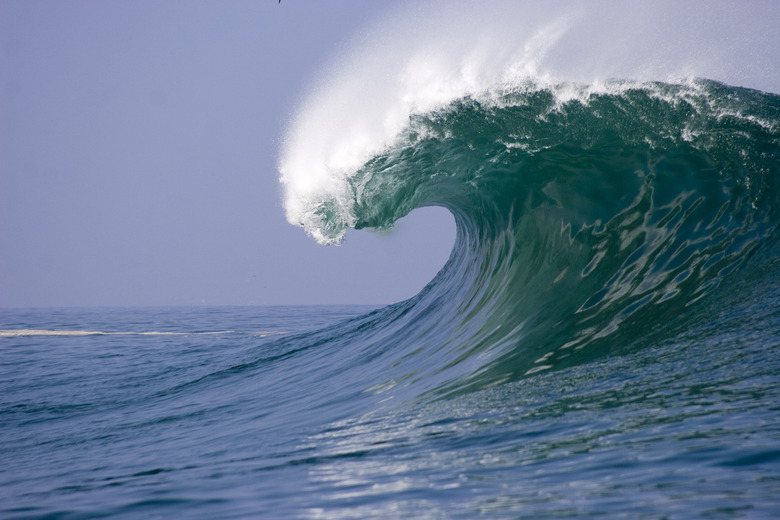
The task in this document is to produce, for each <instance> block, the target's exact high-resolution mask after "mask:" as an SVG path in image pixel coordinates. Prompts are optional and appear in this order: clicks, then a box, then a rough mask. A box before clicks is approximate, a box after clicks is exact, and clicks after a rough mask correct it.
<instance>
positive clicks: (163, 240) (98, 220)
mask: <svg viewBox="0 0 780 520" xmlns="http://www.w3.org/2000/svg"><path fill="white" fill-rule="evenodd" d="M389 5H391V4H390V3H389V2H387V3H386V2H365V1H358V0H354V1H333V0H329V1H327V2H319V1H317V2H314V1H311V2H309V1H306V2H304V1H295V0H290V1H284V2H282V3H281V4H280V3H277V2H276V0H246V1H230V2H218V1H193V0H178V1H177V0H166V1H164V2H161V1H158V0H133V1H132V2H128V1H111V0H105V1H102V0H101V1H76V0H70V1H61V0H52V1H39V0H3V1H2V2H0V45H1V46H2V48H1V49H0V59H1V60H2V61H0V88H1V89H2V90H0V128H1V130H0V131H1V132H2V133H1V134H0V175H1V177H0V305H2V306H6V307H11V306H49V305H51V306H60V305H67V306H71V305H77V306H82V305H83V306H93V305H181V304H184V305H189V304H202V303H206V304H238V305H244V304H290V303H386V302H392V301H398V300H400V299H404V298H407V297H410V296H412V295H414V294H415V293H416V292H417V291H418V290H419V289H420V288H422V287H423V286H424V285H425V283H427V281H429V280H430V279H431V278H432V277H433V276H434V275H435V273H436V272H437V271H438V269H439V268H440V267H441V266H442V265H443V264H444V262H445V261H446V259H447V257H448V256H449V250H450V248H451V244H452V241H453V239H454V224H452V219H451V217H450V216H449V215H448V214H447V213H446V212H444V211H443V210H425V211H422V212H420V213H416V214H414V215H412V216H410V217H408V218H407V219H405V220H404V221H402V222H401V223H400V224H399V226H398V227H397V228H396V231H395V232H394V233H392V234H391V235H389V236H379V235H376V234H373V233H369V232H352V233H350V234H349V235H348V237H347V240H346V242H345V244H344V245H342V246H340V247H323V246H320V245H318V244H316V243H315V242H314V241H313V240H312V239H311V238H310V237H308V236H306V235H305V233H304V232H303V231H302V230H301V229H300V228H297V227H293V226H291V225H290V224H289V223H287V221H286V220H285V217H284V210H283V208H282V205H281V195H280V187H279V182H278V172H277V170H276V166H277V159H278V148H279V145H280V141H281V138H282V136H283V132H284V130H285V128H286V126H287V122H288V120H289V118H290V116H291V114H292V113H293V111H294V109H295V106H296V103H297V102H299V100H300V99H301V97H302V96H303V95H304V93H305V91H306V89H307V88H308V87H311V85H312V83H313V82H314V81H315V78H316V74H317V72H318V70H319V69H321V67H322V66H323V65H324V64H325V63H326V62H327V60H328V59H329V58H331V57H332V56H333V55H334V53H336V52H337V51H338V50H339V49H340V48H342V47H343V46H344V45H345V43H346V42H347V41H348V39H349V38H351V37H352V36H353V35H354V34H356V32H358V31H359V30H360V29H361V27H364V26H365V25H366V24H367V23H370V22H371V21H372V20H374V19H376V18H377V17H378V16H381V15H383V10H384V9H387V8H388V6H389ZM392 5H393V6H396V5H397V3H396V2H394V3H392Z"/></svg>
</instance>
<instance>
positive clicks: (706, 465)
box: [0, 80, 780, 520]
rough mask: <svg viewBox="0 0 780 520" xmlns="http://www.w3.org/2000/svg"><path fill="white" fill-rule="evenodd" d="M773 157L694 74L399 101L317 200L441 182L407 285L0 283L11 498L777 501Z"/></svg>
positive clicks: (387, 216) (688, 506)
mask: <svg viewBox="0 0 780 520" xmlns="http://www.w3.org/2000/svg"><path fill="white" fill-rule="evenodd" d="M779 181H780V96H778V95H775V94H768V93H762V92H759V91H755V90H749V89H744V88H738V87H731V86H727V85H724V84H721V83H717V82H712V81H708V80H697V81H696V82H693V83H686V84H667V83H649V84H645V83H643V84H637V83H625V82H624V83H619V84H615V85H610V86H609V88H607V89H606V90H600V91H597V92H594V91H592V90H589V89H587V88H583V87H579V86H576V85H569V84H564V85H558V86H556V87H550V86H539V85H534V84H523V85H519V86H518V87H516V88H513V89H510V90H502V91H500V92H492V93H490V96H486V97H482V98H478V97H465V98H461V99H458V100H456V101H454V102H452V103H450V104H449V105H447V106H445V107H443V108H441V109H437V110H435V111H432V112H429V113H426V114H420V115H417V116H415V117H413V118H411V119H410V123H409V125H408V128H407V129H406V131H405V132H404V133H403V135H402V136H401V137H400V138H399V139H398V140H397V141H396V142H395V144H394V145H393V146H391V147H388V148H387V149H385V150H384V151H383V152H382V153H379V154H377V155H376V156H375V157H373V158H372V159H371V160H370V161H368V162H366V163H365V165H364V166H363V167H362V168H361V169H360V170H359V171H357V172H356V173H355V174H354V175H353V176H351V177H347V178H345V182H346V183H347V188H348V189H347V190H346V191H347V193H348V194H350V197H352V198H351V199H350V200H352V202H353V203H352V204H351V205H349V206H348V208H347V209H349V213H345V211H344V210H343V207H341V206H343V204H344V202H343V200H341V199H338V198H337V197H335V196H334V195H333V194H332V193H333V192H328V193H327V197H326V198H325V199H324V200H321V201H315V202H313V203H312V205H311V206H310V207H309V213H308V215H309V221H308V222H306V223H305V225H306V226H309V227H310V229H309V230H310V232H311V229H315V231H314V232H312V234H313V235H314V236H315V237H319V238H320V239H321V240H324V241H328V240H338V239H339V237H340V236H341V234H342V233H343V231H344V229H346V227H357V228H360V227H373V228H380V229H381V228H385V227H389V226H390V225H392V223H393V222H394V221H395V220H397V219H398V218H400V217H401V216H403V215H405V214H406V213H408V211H410V210H411V209H412V208H414V207H421V206H429V205H439V206H443V207H445V208H447V209H448V210H450V211H451V212H452V214H453V215H454V216H455V221H456V224H457V238H456V242H455V245H454V248H453V251H452V254H451V256H450V259H449V261H448V262H447V264H446V265H445V266H444V267H443V268H442V270H441V271H440V272H439V274H438V275H437V276H436V277H435V278H434V279H433V280H432V281H431V282H430V283H429V284H428V285H427V286H426V287H425V288H424V289H423V290H422V291H421V292H420V293H419V294H418V295H416V296H415V297H413V298H411V299H409V300H407V301H403V302H399V303H396V304H393V305H389V306H385V307H376V308H374V307H356V306H341V307H327V306H326V307H306V306H302V307H257V308H253V307H191V308H138V309H76V308H74V309H67V308H66V309H18V310H13V309H5V310H3V311H2V323H1V324H0V329H2V331H0V352H1V354H0V356H1V357H0V367H1V368H0V417H1V418H2V419H1V421H0V434H1V437H0V439H1V442H2V446H1V447H0V452H1V453H2V466H1V467H0V475H1V477H0V478H2V487H1V488H0V493H2V499H1V500H0V504H2V505H1V506H0V508H1V509H0V516H2V518H4V519H9V520H10V519H22V518H25V519H32V518H36V519H43V518H62V519H82V518H83V519H86V518H116V519H121V518H145V519H150V518H193V519H198V518H202V519H214V518H221V519H227V518H477V517H488V518H533V519H541V518H591V517H593V518H596V517H597V518H659V519H660V518H670V519H671V518H680V519H682V518H772V517H776V516H777V514H778V512H780V356H779V355H778V354H780V283H779V282H780V254H779V253H780V240H778V239H779V238H780V191H779V190H778V183H779ZM328 197H330V198H328ZM345 215H346V217H345ZM345 219H348V220H349V221H348V222H347V221H346V220H345ZM315 225H316V226H317V227H316V228H311V226H315Z"/></svg>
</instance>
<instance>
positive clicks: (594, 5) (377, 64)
mask: <svg viewBox="0 0 780 520" xmlns="http://www.w3.org/2000/svg"><path fill="white" fill-rule="evenodd" d="M746 11H748V12H746ZM779 12H780V10H778V9H776V7H775V6H774V5H773V4H772V2H770V1H765V2H754V3H751V4H750V9H749V10H746V9H739V8H738V6H736V5H734V4H730V3H725V2H724V3H712V2H686V3H684V4H682V3H680V2H674V1H661V2H654V3H652V4H649V3H644V2H643V3H639V2H632V3H626V2H609V1H601V2H589V3H587V4H585V3H572V2H563V1H558V2H556V1H544V2H511V1H508V2H490V3H488V4H485V3H482V2H479V3H476V2H452V1H449V0H448V1H447V2H434V3H431V4H426V5H425V6H420V5H418V4H417V3H416V2H415V3H414V4H412V5H411V6H410V7H407V8H406V9H405V10H402V11H401V12H399V13H397V14H396V15H395V16H391V17H389V18H388V19H386V20H382V21H380V22H379V23H377V24H376V25H375V26H373V27H371V28H370V29H369V30H368V31H366V32H365V33H364V34H365V35H364V36H362V37H361V38H359V39H357V40H355V42H354V43H353V45H352V47H351V50H350V51H349V52H348V53H346V55H344V56H341V57H339V58H338V59H337V60H336V61H334V63H333V64H331V66H330V67H329V68H328V69H327V71H326V73H325V74H324V75H323V76H321V78H320V79H319V80H318V82H317V84H316V85H314V88H313V89H312V90H311V92H310V95H309V96H308V98H307V99H306V100H305V101H304V102H303V103H302V104H301V106H300V108H299V109H298V112H297V114H296V115H295V117H294V118H293V121H292V124H291V126H290V128H289V129H288V132H287V135H286V138H285V143H284V146H283V149H282V152H281V155H280V160H279V173H280V180H281V182H282V184H283V188H284V204H285V210H286V214H287V219H288V220H289V221H290V223H292V224H295V225H299V226H302V227H304V229H305V230H306V231H307V232H308V233H309V234H310V235H312V236H313V237H314V238H315V239H316V240H317V241H318V242H320V243H323V244H329V243H337V242H338V241H339V240H340V239H341V237H342V236H343V234H344V227H349V226H352V225H354V223H355V217H354V215H353V213H352V205H353V194H352V192H351V190H350V188H349V185H348V183H347V182H346V181H347V179H348V178H349V177H350V176H352V175H354V173H355V172H356V171H357V170H358V169H359V168H360V167H361V166H362V165H363V164H365V162H366V161H367V160H368V159H370V158H371V157H372V156H374V155H376V154H378V153H380V152H381V151H382V150H384V149H386V147H388V146H389V145H391V144H392V143H393V141H394V140H395V139H396V138H397V136H398V135H399V133H400V132H401V131H402V130H403V129H404V128H405V127H406V125H407V124H408V122H409V116H410V115H411V114H414V113H421V112H427V111H430V110H434V109H436V108H438V107H441V106H444V105H446V104H448V103H450V102H451V101H453V100H455V99H458V98H460V97H464V96H477V95H482V94H483V93H485V92H490V91H500V90H502V89H507V88H516V87H517V86H518V85H522V84H523V83H528V82H530V83H532V84H534V85H536V86H537V87H538V86H545V85H548V86H552V85H555V84H560V83H562V82H569V83H579V84H586V85H588V86H589V87H588V89H587V90H585V91H583V90H581V89H571V90H566V89H558V90H556V95H558V96H559V97H560V101H561V102H564V101H567V100H569V99H571V98H572V96H574V97H577V96H582V95H583V94H587V93H593V92H597V91H600V90H602V89H608V88H610V87H609V85H614V83H613V82H610V81H609V80H611V79H614V78H620V79H632V80H637V81H646V80H660V81H673V82H680V81H687V79H689V78H692V77H707V78H709V79H715V80H720V81H723V82H726V83H730V84H735V85H742V86H750V87H754V88H759V89H763V90H774V91H780V72H778V70H777V67H776V63H775V61H774V60H776V59H777V57H778V56H780V38H778V37H777V36H776V34H777V30H776V29H777V27H778V26H780V14H778V13H779ZM323 208H326V211H323ZM324 214H327V215H328V216H327V220H328V221H330V222H325V220H326V217H324V216H323V215H324ZM334 221H337V222H339V225H336V226H335V227H334V226H333V222H334Z"/></svg>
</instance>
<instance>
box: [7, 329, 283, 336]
mask: <svg viewBox="0 0 780 520" xmlns="http://www.w3.org/2000/svg"><path fill="white" fill-rule="evenodd" d="M235 332H236V331H234V330H216V331H209V332H168V331H156V330H152V331H141V332H134V331H130V332H104V331H99V330H45V329H4V330H0V338H18V337H24V336H206V335H216V334H233V333H235ZM252 334H256V335H259V336H270V335H275V334H287V333H286V332H280V331H257V332H252Z"/></svg>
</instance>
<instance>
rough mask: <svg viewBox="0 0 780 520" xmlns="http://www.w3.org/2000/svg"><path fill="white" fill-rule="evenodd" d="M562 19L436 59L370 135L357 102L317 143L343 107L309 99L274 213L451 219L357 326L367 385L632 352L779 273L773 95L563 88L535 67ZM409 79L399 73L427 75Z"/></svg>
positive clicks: (438, 380) (318, 224) (483, 376)
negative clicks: (471, 56)
mask: <svg viewBox="0 0 780 520" xmlns="http://www.w3.org/2000/svg"><path fill="white" fill-rule="evenodd" d="M570 25H571V24H570V23H569V21H568V19H555V20H553V22H551V23H548V24H546V25H544V27H543V30H541V31H538V32H536V33H533V35H532V37H531V38H530V39H529V40H527V41H526V45H525V46H524V47H523V49H525V51H524V55H523V56H522V58H521V59H519V61H518V59H517V58H516V57H512V58H511V59H508V60H504V61H501V63H499V64H498V65H495V66H493V65H491V67H488V68H489V72H488V73H484V71H482V69H481V68H480V67H477V68H478V69H479V70H480V71H478V72H477V73H474V74H471V73H470V72H469V70H471V69H469V68H468V67H465V68H464V66H463V62H458V64H459V67H460V68H457V67H456V69H457V70H459V71H460V72H459V74H458V75H455V76H452V75H447V74H443V75H442V74H440V73H441V71H439V70H438V69H435V71H436V72H437V75H436V77H437V78H440V80H439V79H437V80H436V81H437V83H436V84H435V88H434V89H433V90H434V91H435V94H434V95H432V96H428V94H427V92H428V90H425V89H424V90H423V91H422V94H421V93H420V91H415V92H414V93H413V94H410V95H408V96H404V95H399V94H398V92H397V91H394V93H393V95H391V96H390V98H391V99H395V101H391V102H390V105H389V106H391V107H395V108H396V109H397V110H395V109H392V110H388V109H387V106H383V107H382V108H381V110H379V111H378V112H376V113H374V112H371V111H369V112H368V116H367V117H368V118H369V119H370V118H372V117H373V118H376V117H378V118H379V122H378V123H377V124H376V125H374V126H371V125H370V124H364V121H363V119H362V117H363V116H353V114H352V112H350V116H349V117H352V118H353V119H350V121H351V122H352V123H354V124H353V125H347V126H346V130H345V131H343V132H337V133H338V135H339V137H338V138H335V140H328V139H330V137H328V138H327V139H326V140H325V141H320V142H319V144H316V143H315V144H312V143H311V142H310V141H311V139H313V137H312V136H313V133H312V129H313V128H317V127H318V125H320V123H321V122H322V121H321V118H323V117H325V116H324V114H326V113H328V114H330V113H332V112H333V110H334V109H333V107H332V106H331V105H328V106H327V107H324V106H320V105H318V103H325V102H328V103H330V102H334V100H335V101H338V99H339V96H336V97H335V98H333V97H328V96H325V97H322V96H319V95H315V96H313V97H312V100H310V104H309V105H307V109H306V111H304V113H302V116H301V118H302V119H301V120H300V121H299V122H298V123H296V125H294V126H293V129H292V130H291V133H290V136H289V138H288V142H287V144H286V147H285V150H284V152H283V153H282V157H281V160H280V167H279V169H280V173H281V180H282V183H283V185H284V188H285V197H286V198H285V208H286V210H287V217H288V219H289V220H290V222H291V223H293V224H296V225H300V226H302V227H304V229H305V230H306V231H307V233H309V234H310V235H311V236H312V237H314V238H315V239H316V240H317V241H319V242H320V243H323V244H334V243H338V242H339V241H340V240H342V239H343V237H344V234H345V232H346V230H347V229H348V228H355V229H363V228H368V229H379V230H383V229H389V228H391V227H392V226H393V224H394V223H395V222H396V221H397V220H398V219H400V218H402V217H403V216H405V215H407V214H408V213H409V212H410V211H412V210H414V209H416V208H420V207H426V206H441V207H444V208H446V209H447V210H449V211H450V212H451V213H452V214H453V216H454V218H455V222H456V227H457V238H456V242H455V246H454V248H453V251H452V253H451V256H450V258H449V261H448V262H447V264H446V265H445V266H444V268H443V269H442V270H441V271H440V272H439V274H438V275H437V276H436V278H435V279H434V280H432V281H431V282H430V284H429V285H428V286H426V287H425V288H424V289H423V290H422V291H421V292H420V294H418V295H417V296H416V297H414V298H412V299H410V300H408V301H406V302H402V303H400V304H397V305H395V306H391V307H388V308H387V309H384V310H382V311H379V312H378V313H375V314H374V315H372V317H370V318H369V322H367V323H362V324H360V325H355V324H352V325H350V327H354V328H353V329H351V330H350V331H348V334H349V335H350V338H351V341H354V342H356V343H359V344H361V345H363V346H364V347H362V348H364V349H368V350H370V349H372V348H373V349H375V352H382V353H383V354H382V355H381V356H383V357H384V358H385V361H384V363H386V364H387V367H388V370H387V373H388V374H389V375H388V379H387V381H386V382H383V383H381V384H378V385H376V386H375V388H376V391H378V392H381V391H386V390H387V389H389V388H395V387H397V386H398V385H402V386H403V385H410V384H411V383H413V382H418V383H419V384H421V385H422V386H423V387H424V389H426V390H428V391H435V392H436V393H441V392H449V391H452V390H460V389H464V388H471V387H473V386H474V385H476V386H478V387H483V386H485V385H492V384H496V383H498V382H502V381H506V380H512V379H516V378H518V377H523V376H527V375H531V374H534V373H537V372H540V371H544V370H549V369H552V368H554V367H563V366H569V365H572V364H578V363H581V362H583V361H587V360H589V359H593V358H594V357H596V356H601V355H604V354H607V353H614V352H628V351H631V350H632V349H636V348H641V347H642V346H646V345H649V344H653V343H654V342H655V343H657V342H662V341H664V340H667V339H669V338H672V337H673V336H674V334H675V333H676V331H681V330H689V329H691V327H692V326H693V325H694V324H696V323H699V324H700V323H703V322H704V321H706V318H707V316H706V312H705V311H703V310H702V309H705V308H706V306H704V305H702V303H701V302H702V301H708V300H713V298H714V300H715V301H718V302H720V304H722V305H728V299H729V297H730V294H729V292H727V291H726V290H725V289H724V288H723V286H724V285H728V286H729V287H730V289H728V291H732V290H733V288H735V287H738V286H739V283H740V280H743V281H744V280H747V279H748V278H747V277H749V276H753V278H750V283H751V284H762V283H772V281H773V280H774V281H776V280H777V276H778V274H777V273H778V266H777V262H776V261H775V258H777V257H778V256H779V255H778V252H779V251H778V236H779V235H778V229H779V228H780V215H779V213H778V212H779V211H780V209H779V208H780V189H779V186H778V182H779V181H778V179H780V96H778V95H777V94H772V93H766V92H761V91H759V90H754V89H749V88H742V87H734V86H730V85H727V84H725V83H722V82H719V81H714V80H710V79H701V78H699V79H691V78H685V79H680V80H671V79H667V80H664V81H646V80H636V79H631V80H602V79H593V80H591V81H586V82H581V81H564V80H558V79H556V78H555V77H554V76H553V75H551V74H547V73H545V72H544V59H543V58H544V56H546V55H547V54H549V53H550V52H551V51H550V49H551V48H553V47H554V46H555V45H557V44H558V43H559V42H560V41H561V40H562V38H563V36H562V35H565V34H566V33H567V31H569V30H570V29H569V27H570ZM477 56H478V58H477V62H478V63H481V62H479V61H478V60H479V59H484V56H485V54H484V53H477ZM445 61H446V60H445ZM411 62H412V63H414V60H412V61H411ZM405 63H408V62H405ZM507 64H511V65H512V66H510V67H507ZM520 65H522V66H520ZM404 70H405V71H406V72H407V75H406V76H404V78H405V79H404V80H403V81H402V83H403V84H409V83H410V82H411V83H415V84H418V83H421V82H423V80H425V78H430V77H431V75H430V74H423V72H420V71H421V70H422V71H424V67H423V68H413V70H412V72H409V71H410V69H409V68H408V67H407V68H405V69H404ZM495 71H499V72H495ZM500 71H504V72H500ZM507 71H509V72H507ZM510 72H511V73H510ZM410 74H411V76H412V80H410V79H409V75H410ZM421 74H422V76H420V75H421ZM672 76H673V75H671V76H667V78H671V77H672ZM441 78H443V79H441ZM469 78H471V79H469ZM475 78H476V79H475ZM328 89H330V90H328V93H329V95H330V94H333V91H334V89H333V88H332V86H331V87H328ZM336 90H338V89H336ZM393 96H395V97H393ZM311 103H314V106H313V108H312V104H311ZM380 104H381V103H380ZM346 106H349V104H347V105H346ZM326 109H327V110H326ZM340 109H344V110H346V107H341V108H340ZM748 266H749V268H748ZM751 273H763V274H761V275H755V274H751ZM714 293H718V294H719V296H717V297H714V296H713V294H714ZM703 312H704V315H703V314H702V313H703ZM344 334H345V331H344V330H341V331H340V332H339V335H341V336H343V335H344ZM388 352H392V353H389V354H388ZM376 355H377V356H379V354H376Z"/></svg>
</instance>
